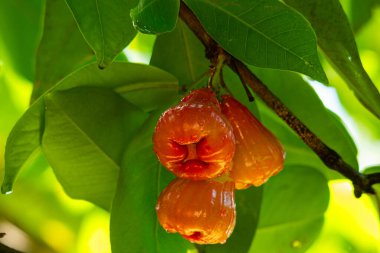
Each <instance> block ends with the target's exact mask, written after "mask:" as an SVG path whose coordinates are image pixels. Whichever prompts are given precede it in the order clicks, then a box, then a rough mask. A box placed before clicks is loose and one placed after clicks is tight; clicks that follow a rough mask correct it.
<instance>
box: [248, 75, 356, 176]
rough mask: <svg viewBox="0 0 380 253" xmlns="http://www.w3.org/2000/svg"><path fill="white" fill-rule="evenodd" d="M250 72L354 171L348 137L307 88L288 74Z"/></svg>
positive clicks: (350, 141) (333, 116) (294, 76)
mask: <svg viewBox="0 0 380 253" xmlns="http://www.w3.org/2000/svg"><path fill="white" fill-rule="evenodd" d="M253 71H254V72H255V73H256V74H257V75H258V76H259V78H260V79H261V80H262V81H263V82H264V83H265V84H266V85H267V86H268V88H269V89H270V90H271V91H272V92H273V93H274V94H275V95H276V96H277V97H278V98H279V99H280V100H281V102H282V103H284V104H285V105H286V107H287V108H288V109H289V110H290V111H291V112H292V113H294V114H295V115H296V116H297V117H298V118H299V119H300V120H301V121H302V122H303V123H304V124H305V125H306V126H307V127H308V128H309V129H310V130H311V131H312V132H314V133H315V134H316V135H317V136H318V137H319V138H320V139H321V140H322V141H323V142H325V143H326V144H327V145H328V146H329V147H330V148H332V149H333V150H335V151H336V152H337V153H338V154H340V155H341V157H342V158H343V159H344V160H345V161H346V162H348V163H349V164H350V165H351V166H352V167H353V168H355V169H358V167H359V166H358V162H357V158H356V157H357V149H356V146H355V143H354V142H353V140H352V138H351V136H350V134H349V133H348V131H347V130H346V128H345V126H344V125H343V123H342V122H341V120H340V119H339V118H338V117H337V116H335V115H334V114H333V113H332V112H330V111H329V110H328V109H326V107H325V106H324V105H323V103H322V101H321V100H320V98H319V97H318V95H317V94H316V92H315V91H314V89H313V88H312V87H311V86H310V84H308V83H307V82H306V81H305V80H304V79H302V77H301V76H300V75H298V74H295V73H291V72H286V71H278V70H268V69H259V68H254V69H253ZM322 122H323V123H322Z"/></svg>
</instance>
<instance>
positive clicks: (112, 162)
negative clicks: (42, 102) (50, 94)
mask: <svg viewBox="0 0 380 253" xmlns="http://www.w3.org/2000/svg"><path fill="white" fill-rule="evenodd" d="M50 101H51V102H52V103H54V105H55V106H56V108H57V109H58V110H60V111H61V112H62V115H63V116H65V118H66V119H67V120H68V121H69V123H70V124H71V125H73V126H74V128H75V129H76V130H77V131H78V132H79V133H81V134H82V136H84V139H86V140H87V141H88V142H89V143H90V144H93V145H92V146H94V147H95V149H97V150H98V151H100V152H99V153H100V154H101V155H102V156H103V157H105V158H106V160H109V161H110V163H111V164H112V165H114V168H115V169H116V171H119V169H120V167H119V165H118V164H117V163H116V162H115V161H114V160H113V159H112V158H111V157H109V156H108V154H107V153H106V152H104V150H103V149H102V148H101V147H100V146H99V145H98V144H97V143H96V142H95V141H94V140H93V139H92V138H90V136H88V135H87V134H86V132H85V131H83V130H82V128H80V127H79V125H78V124H77V123H76V122H75V121H74V120H73V119H72V118H71V117H70V116H69V115H68V114H67V113H66V112H65V110H63V109H62V107H61V106H60V105H59V104H57V103H56V101H54V100H53V99H50Z"/></svg>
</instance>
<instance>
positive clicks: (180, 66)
mask: <svg viewBox="0 0 380 253" xmlns="http://www.w3.org/2000/svg"><path fill="white" fill-rule="evenodd" d="M204 51H205V50H204V47H203V45H202V44H201V42H200V41H199V40H198V39H197V38H196V37H195V35H194V34H193V33H192V32H191V31H190V29H189V28H188V27H187V26H186V25H185V24H184V23H183V22H182V21H181V20H179V21H178V23H177V26H176V28H175V29H174V31H172V32H170V33H166V34H162V35H159V36H158V37H157V39H156V43H155V44H154V48H153V54H152V58H151V61H150V64H152V65H154V66H157V67H159V68H161V69H163V70H166V71H168V72H169V73H172V74H173V75H174V76H175V77H177V78H178V81H179V83H180V85H181V86H183V87H190V86H191V85H192V84H193V83H195V82H197V81H198V80H199V79H201V77H202V75H203V74H204V73H205V72H206V71H207V70H208V67H209V62H208V60H207V59H206V58H205V55H204V54H205V53H204Z"/></svg>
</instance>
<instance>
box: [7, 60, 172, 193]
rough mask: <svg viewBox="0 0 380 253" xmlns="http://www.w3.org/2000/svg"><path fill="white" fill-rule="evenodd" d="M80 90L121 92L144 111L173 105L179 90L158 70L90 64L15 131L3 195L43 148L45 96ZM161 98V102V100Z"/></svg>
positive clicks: (36, 104)
mask: <svg viewBox="0 0 380 253" xmlns="http://www.w3.org/2000/svg"><path fill="white" fill-rule="evenodd" d="M141 73H144V75H141ZM81 86H86V87H104V88H109V89H112V90H118V91H119V93H120V94H121V95H122V96H125V97H126V98H127V99H130V101H131V103H135V105H137V106H138V107H140V108H142V109H145V110H148V109H151V108H152V107H157V106H159V105H162V104H163V103H166V102H167V101H170V99H172V97H175V95H176V94H177V90H178V85H177V81H176V79H175V78H174V77H173V76H171V75H170V74H168V73H166V72H164V71H162V70H160V69H157V68H155V67H150V66H146V65H141V64H133V63H114V64H112V65H111V66H110V67H109V68H107V69H105V70H99V69H98V68H97V66H96V64H91V65H88V66H85V67H83V68H81V69H79V70H77V71H76V72H74V73H72V74H70V75H68V76H67V77H66V78H65V79H63V80H62V81H60V82H59V83H57V84H56V85H55V86H54V87H53V88H51V89H50V90H49V91H48V92H46V93H45V95H43V96H41V97H40V98H39V99H37V100H36V101H35V102H34V103H33V104H32V106H31V107H30V108H29V109H28V110H27V111H26V112H25V113H24V115H23V116H22V118H21V119H20V120H19V121H18V123H17V124H16V125H15V127H14V128H13V129H12V132H11V134H10V135H9V137H8V144H7V146H6V151H5V152H6V157H5V161H6V164H5V179H4V182H3V187H2V191H3V192H8V191H11V189H12V184H13V181H14V179H15V177H16V175H17V173H18V172H19V170H20V169H21V167H22V165H23V164H25V162H26V161H27V160H28V158H29V157H30V156H31V155H32V154H33V152H34V151H35V150H36V149H38V147H39V145H40V140H41V136H42V132H43V125H44V122H43V118H44V114H43V108H44V97H45V96H46V94H49V93H51V92H54V91H59V90H68V89H71V88H76V87H81ZM161 87H162V89H161ZM161 95H162V96H163V97H162V99H160V98H161V97H158V96H161ZM153 103H156V104H153Z"/></svg>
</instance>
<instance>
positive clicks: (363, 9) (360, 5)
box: [350, 0, 380, 32]
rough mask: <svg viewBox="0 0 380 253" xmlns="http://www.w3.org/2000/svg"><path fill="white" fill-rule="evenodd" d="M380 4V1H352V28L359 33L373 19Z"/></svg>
mask: <svg viewBox="0 0 380 253" xmlns="http://www.w3.org/2000/svg"><path fill="white" fill-rule="evenodd" d="M379 4H380V1H379V0H351V1H350V5H351V6H350V9H351V12H350V16H351V27H352V29H353V30H354V32H358V31H359V30H360V29H361V28H362V27H363V26H364V25H365V24H366V23H367V22H368V21H369V20H370V19H371V17H372V12H373V11H374V9H375V8H376V7H378V6H379Z"/></svg>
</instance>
